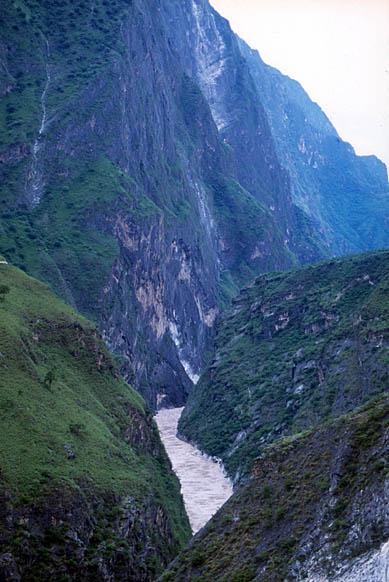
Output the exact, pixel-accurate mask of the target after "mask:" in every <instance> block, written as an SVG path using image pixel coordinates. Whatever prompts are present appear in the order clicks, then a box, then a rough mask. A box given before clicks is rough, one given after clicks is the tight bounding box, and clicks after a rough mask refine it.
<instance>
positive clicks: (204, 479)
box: [154, 408, 232, 533]
mask: <svg viewBox="0 0 389 582" xmlns="http://www.w3.org/2000/svg"><path fill="white" fill-rule="evenodd" d="M182 411H183V408H171V409H163V410H160V411H159V412H158V414H157V415H156V416H155V417H154V418H155V420H156V422H157V425H158V429H159V432H160V435H161V439H162V442H163V444H164V445H165V449H166V451H167V454H168V455H169V458H170V460H171V462H172V465H173V469H174V471H175V473H176V475H177V477H178V478H179V480H180V483H181V492H182V495H183V497H184V502H185V508H186V511H187V513H188V516H189V521H190V525H191V526H192V530H193V533H196V532H197V531H198V530H199V529H201V528H202V527H203V526H204V525H205V524H206V523H207V521H208V520H209V519H210V518H211V517H212V515H213V514H214V513H216V511H217V510H218V509H219V507H221V506H222V505H223V503H225V501H227V499H228V498H229V497H230V496H231V495H232V485H231V482H230V480H229V479H228V478H227V477H226V476H225V475H224V473H223V470H222V467H221V465H220V463H219V462H217V461H216V462H215V461H214V460H212V459H211V458H210V457H207V456H206V455H203V454H202V453H201V452H200V451H199V450H198V449H196V448H195V447H193V446H192V445H190V444H188V443H186V442H184V441H181V440H180V439H178V438H177V436H176V433H177V424H178V420H179V418H180V416H181V413H182Z"/></svg>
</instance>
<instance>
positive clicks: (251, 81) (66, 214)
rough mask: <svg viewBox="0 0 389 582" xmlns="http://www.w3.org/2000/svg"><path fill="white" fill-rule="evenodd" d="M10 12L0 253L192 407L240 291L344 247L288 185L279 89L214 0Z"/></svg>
mask: <svg viewBox="0 0 389 582" xmlns="http://www.w3.org/2000/svg"><path fill="white" fill-rule="evenodd" d="M3 4H4V6H3V7H2V15H1V22H0V24H1V28H2V33H3V34H2V40H1V45H0V60H1V65H2V66H1V75H0V95H1V100H0V109H1V115H2V116H3V117H2V118H3V119H4V121H5V124H6V130H7V131H6V132H4V135H3V136H2V138H1V139H2V141H1V143H0V160H1V164H0V175H1V180H0V183H1V186H0V188H1V192H0V194H1V197H2V201H3V208H4V211H3V214H2V217H1V221H0V248H1V252H2V253H3V254H4V255H5V258H6V259H8V260H11V261H12V262H13V263H14V264H16V265H18V266H20V267H22V268H23V269H24V270H26V271H27V272H29V273H30V274H33V275H34V276H36V277H38V278H39V279H41V280H43V281H45V282H47V283H49V284H50V285H51V286H52V288H53V289H54V290H55V291H56V292H57V293H58V294H60V295H61V297H63V298H64V299H65V300H66V301H67V302H68V303H70V304H72V305H73V306H76V307H77V309H78V310H79V311H81V312H82V313H84V314H86V315H88V316H89V317H92V318H93V319H94V320H95V321H96V322H98V324H99V326H100V329H101V331H102V333H103V335H104V337H105V339H106V341H107V343H108V345H109V346H110V348H111V349H112V350H113V351H114V352H115V353H116V354H117V355H118V360H120V365H121V370H122V372H123V373H124V375H125V377H126V378H127V379H128V380H131V381H132V382H133V383H134V385H135V386H136V387H137V388H138V389H139V391H140V392H141V393H142V394H143V395H144V396H145V397H146V399H147V401H148V403H149V405H150V406H151V407H152V408H153V409H155V408H157V407H158V406H162V405H177V406H178V405H182V404H183V403H184V401H185V400H186V397H187V394H188V393H189V391H190V390H191V387H192V386H193V384H194V383H195V382H196V381H197V379H198V377H199V374H200V371H201V370H202V368H203V367H204V364H205V360H206V356H207V351H208V350H209V348H210V338H211V336H212V328H213V323H214V321H215V318H216V317H217V314H218V313H219V311H220V309H221V308H223V307H224V306H225V305H226V304H227V303H228V301H229V300H230V299H231V297H232V296H234V295H235V294H236V293H237V291H238V288H239V287H241V286H242V285H244V284H246V283H247V282H248V281H249V280H250V279H251V278H252V277H254V276H255V275H257V274H258V273H261V272H264V271H268V270H283V269H287V268H291V267H293V266H297V265H298V264H301V263H306V262H309V261H312V260H317V259H321V258H324V257H326V256H328V254H329V252H330V248H331V249H332V250H334V251H335V252H338V251H339V249H341V250H342V249H343V247H342V248H341V245H340V244H338V243H336V244H335V243H333V239H332V238H331V236H332V235H331V236H327V235H325V236H324V234H323V233H322V232H321V228H322V223H321V222H320V220H319V218H318V216H317V212H316V214H315V212H314V209H313V207H310V206H309V205H305V206H304V204H302V202H301V201H302V200H303V198H304V196H306V194H307V192H308V191H309V192H311V190H312V183H311V182H309V184H307V185H306V188H305V189H304V188H303V183H302V180H300V183H301V184H300V186H301V188H300V189H298V188H297V186H296V185H295V183H294V182H293V180H291V175H292V173H293V172H292V169H291V167H289V166H287V164H286V163H285V159H284V158H283V157H282V155H281V153H282V152H281V150H280V145H279V143H278V142H277V139H278V134H277V135H276V133H277V132H276V131H275V130H274V127H275V122H274V120H273V118H270V110H269V108H268V104H267V102H268V98H267V95H268V93H266V95H265V91H264V90H262V89H261V87H259V85H258V79H257V75H256V73H255V70H254V69H255V67H254V66H253V65H252V64H251V60H250V58H249V57H250V55H246V53H245V52H244V49H243V48H242V45H241V43H240V41H239V39H237V37H236V36H235V35H234V34H233V33H232V32H231V29H230V27H229V25H228V23H227V21H225V20H224V19H222V18H221V17H220V16H219V15H218V14H217V13H216V12H215V11H213V10H212V8H211V7H210V6H209V4H208V2H206V1H205V0H193V1H192V0H190V1H189V0H185V1H184V2H178V1H176V0H152V1H151V2H145V1H144V0H133V2H130V3H129V2H127V1H125V0H114V1H113V2H110V3H109V4H108V3H107V2H104V1H103V0H97V1H96V2H95V3H94V5H93V10H92V11H91V9H90V6H89V4H88V3H84V2H82V3H79V4H78V5H77V6H76V7H75V6H74V5H73V3H72V2H70V1H66V2H62V3H59V2H56V1H55V2H52V1H50V2H48V1H46V0H44V1H42V2H39V4H37V3H35V2H32V1H30V0H26V2H24V3H22V4H20V5H19V4H17V5H16V4H14V3H13V2H11V1H10V0H7V1H6V2H4V3H3ZM269 78H270V76H269ZM269 82H270V81H269ZM277 86H278V85H277ZM262 93H263V95H262ZM275 98H277V96H276V97H275ZM306 108H307V109H309V104H307V105H306ZM281 114H282V115H283V111H281ZM269 120H270V123H269ZM330 133H331V132H330ZM296 135H297V134H296ZM291 139H292V138H291ZM293 139H294V138H293ZM298 139H299V140H300V135H299V136H298ZM285 147H286V146H285ZM342 151H343V150H342ZM304 155H305V154H304ZM347 155H348V156H349V157H348V158H347V160H346V161H345V162H344V164H345V165H344V168H343V170H344V172H343V174H344V175H346V174H347V172H351V173H353V172H354V170H353V167H352V166H350V164H349V161H350V160H349V158H350V156H351V154H350V155H349V154H347ZM346 157H347V156H346ZM350 159H351V158H350ZM347 164H349V165H347ZM376 166H377V172H378V173H382V171H381V169H380V167H379V163H378V162H376ZM346 167H347V168H348V169H347V170H345V168H346ZM360 167H362V166H358V168H360ZM326 168H327V169H328V168H329V167H328V165H327V166H326V167H325V168H324V167H323V172H324V174H325V172H326ZM329 169H330V170H331V168H329ZM358 172H359V170H358ZM358 172H356V173H357V174H358V176H357V175H356V174H355V173H353V178H352V179H353V184H354V183H355V184H359V185H360V186H358V188H360V189H359V190H358V192H360V194H358V196H359V198H360V197H362V196H364V197H365V198H367V196H365V195H364V192H365V190H364V189H363V188H364V185H365V182H366V180H365V178H363V179H362V177H361V176H362V174H361V172H359V173H358ZM369 172H370V170H369ZM330 173H331V172H330ZM324 174H323V175H324ZM325 175H327V174H325ZM364 176H365V175H364ZM292 177H293V176H292ZM365 177H366V176H365ZM328 179H329V178H328ZM323 180H324V178H323ZM368 180H369V182H372V175H371V172H370V173H369V174H368ZM381 181H382V180H381ZM362 182H363V184H364V185H363V184H362ZM318 184H319V183H318ZM361 184H362V185H361ZM362 186H363V187H362ZM319 187H321V186H320V184H319V185H318V186H317V189H320V188H319ZM317 189H316V190H317ZM354 190H355V189H354ZM297 191H298V194H296V192H297ZM302 191H303V193H302ZM381 191H382V189H380V187H378V186H377V187H376V186H374V192H373V190H371V189H370V190H369V200H370V202H371V204H370V202H369V204H370V206H368V205H367V206H366V204H365V205H364V212H365V221H364V225H365V226H366V225H368V224H370V225H372V226H371V228H370V226H369V229H370V230H369V232H371V233H372V232H374V233H375V235H374V237H373V238H372V237H370V238H369V237H368V240H367V242H364V243H363V244H362V243H361V244H360V245H359V242H358V240H359V239H358V236H359V235H358V236H357V235H356V238H355V237H354V238H355V240H356V242H355V241H354V242H355V244H354V243H353V244H351V243H350V244H349V245H348V246H347V245H345V246H344V248H345V249H346V250H350V249H356V248H357V249H358V250H363V249H365V248H373V247H375V246H376V245H379V244H380V243H381V242H383V240H384V239H383V235H382V228H381V226H380V225H379V224H378V223H376V222H374V220H375V219H374V220H373V216H376V213H377V204H378V203H376V202H377V200H378V199H379V200H380V201H381V202H382V198H380V197H379V195H378V192H381ZM320 192H321V191H320ZM341 195H342V196H343V197H347V196H351V194H350V193H349V192H343V191H342V193H341ZM380 195H381V194H380ZM318 196H319V194H318ZM320 196H322V199H323V204H322V206H320V209H321V210H320V212H321V214H322V215H323V216H324V214H325V212H327V210H325V208H327V206H326V202H325V200H324V194H323V195H322V194H320ZM377 196H378V198H377ZM325 198H326V199H327V193H326V194H325ZM331 200H332V199H331ZM331 204H332V202H331ZM315 208H316V207H315ZM318 212H319V211H318ZM328 212H329V211H328ZM311 218H312V220H311ZM373 223H374V224H373ZM358 224H359V223H358ZM318 225H319V226H318ZM365 226H364V227H365ZM331 228H332V227H331ZM358 228H359V226H358V225H356V226H355V229H356V230H358ZM361 228H362V227H361ZM361 236H362V235H361ZM380 237H381V238H380ZM357 239H358V240H357ZM358 245H359V246H358Z"/></svg>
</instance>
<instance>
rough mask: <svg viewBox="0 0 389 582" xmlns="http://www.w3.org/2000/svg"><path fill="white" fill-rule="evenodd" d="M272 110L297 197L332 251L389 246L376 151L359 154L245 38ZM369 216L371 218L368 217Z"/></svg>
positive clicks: (245, 50)
mask: <svg viewBox="0 0 389 582" xmlns="http://www.w3.org/2000/svg"><path fill="white" fill-rule="evenodd" d="M239 47H240V49H241V51H242V55H243V56H244V58H245V59H246V61H247V63H248V66H249V69H250V73H251V75H252V77H253V80H254V83H255V86H256V89H257V91H258V93H259V95H260V97H261V101H262V103H263V106H264V108H265V111H266V113H267V117H268V119H269V123H270V126H271V130H272V135H273V137H274V142H275V146H276V151H277V155H278V159H279V160H280V162H281V165H282V167H283V168H284V169H285V170H287V172H288V174H289V176H290V177H291V186H292V199H293V201H294V202H295V204H297V205H298V206H299V208H301V209H303V210H305V212H307V214H308V215H309V216H310V217H311V218H312V219H313V220H314V223H315V225H316V228H317V229H318V230H319V232H320V234H321V236H322V238H323V240H324V241H325V242H326V243H327V244H328V245H329V247H330V249H331V251H332V253H334V254H335V255H342V254H346V253H351V252H361V251H365V250H369V249H373V248H375V249H379V248H384V247H387V246H388V243H389V239H388V232H389V231H388V220H389V207H388V193H389V185H388V175H387V169H386V167H385V165H384V164H383V163H382V162H381V161H380V160H378V159H377V158H376V157H375V156H356V155H355V152H354V150H353V148H352V146H351V145H350V144H349V143H345V142H344V141H342V140H341V139H340V137H339V136H338V134H337V132H336V130H335V128H334V127H333V126H332V125H331V123H330V121H329V120H328V118H327V116H326V115H325V114H324V113H323V111H322V110H321V109H320V107H319V106H318V105H317V104H316V103H313V102H312V101H311V100H310V99H309V97H308V95H307V94H306V93H305V91H304V89H303V88H302V87H301V85H299V83H297V82H296V81H294V80H292V79H289V77H286V76H285V75H282V74H281V73H280V72H279V71H277V69H274V68H273V67H269V66H268V65H266V64H265V63H264V62H263V61H262V59H261V58H260V56H259V54H258V52H257V51H253V50H251V49H250V48H249V47H248V46H247V44H246V43H244V42H243V41H241V40H240V41H239ZM367 217H368V218H367Z"/></svg>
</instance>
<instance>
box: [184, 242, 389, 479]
mask: <svg viewBox="0 0 389 582" xmlns="http://www.w3.org/2000/svg"><path fill="white" fill-rule="evenodd" d="M388 268H389V252H388V251H380V252H376V253H367V254H366V255H355V256H350V257H345V258H342V259H336V260H332V261H330V262H327V263H320V264H318V265H314V266H308V267H304V268H301V269H298V270H296V271H290V272H287V273H273V274H266V275H262V276H261V277H259V278H257V279H256V280H255V281H254V282H253V283H252V284H250V285H249V286H248V287H246V288H245V289H243V290H242V291H241V294H240V295H239V296H238V298H237V299H235V300H234V301H233V303H232V306H231V308H230V309H228V310H227V311H226V312H225V313H224V314H223V316H222V317H221V319H220V321H219V324H218V326H217V329H216V340H215V341H216V352H215V355H214V357H213V359H212V360H211V361H210V363H209V366H208V368H207V369H206V371H205V373H204V374H203V376H202V378H201V380H200V382H199V384H198V385H197V387H196V390H195V391H194V392H192V394H191V396H190V398H189V400H188V403H187V406H186V408H185V410H184V413H183V415H182V417H181V419H180V423H179V431H180V433H181V434H182V435H184V437H185V438H187V439H189V440H191V441H193V442H196V443H198V444H199V445H200V448H202V449H203V450H204V451H205V452H206V453H208V454H209V455H215V456H219V457H221V458H222V460H223V463H224V465H225V467H226V469H227V471H228V473H229V474H230V476H231V477H233V478H234V479H235V480H238V479H240V478H241V477H242V474H247V472H250V470H251V465H252V462H253V460H254V459H255V457H256V456H257V455H258V454H259V452H260V451H261V450H262V448H263V447H264V446H265V445H266V444H269V443H271V442H273V441H274V440H276V439H278V438H280V437H285V436H287V435H290V434H292V433H296V432H299V431H302V430H306V429H309V428H311V427H313V426H315V425H318V424H320V423H321V422H323V421H327V420H328V419H330V418H334V417H338V416H340V415H342V414H345V413H347V412H349V411H351V410H354V409H355V408H356V407H358V406H360V405H362V404H363V403H364V402H366V401H367V400H369V399H370V398H372V397H373V396H377V395H379V394H381V393H383V392H384V391H385V390H387V388H388V377H389V369H388V362H387V357H388V321H389V318H388V304H387V299H386V297H387V293H388V280H389V278H388Z"/></svg>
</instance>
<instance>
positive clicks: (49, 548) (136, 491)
mask: <svg viewBox="0 0 389 582" xmlns="http://www.w3.org/2000/svg"><path fill="white" fill-rule="evenodd" d="M0 299H1V302H0V328H1V329H0V401H1V406H0V407H1V431H0V434H1V436H0V442H1V444H0V456H1V475H0V498H1V507H2V510H1V514H0V539H1V547H2V549H1V555H0V577H1V579H2V580H12V581H25V580H29V581H31V582H32V581H33V580H37V581H38V580H39V581H42V580H53V579H55V580H61V581H65V580H74V581H77V580H83V581H84V580H96V578H98V579H99V580H116V581H118V580H128V579H129V577H133V578H131V579H134V580H135V579H136V580H144V581H147V580H148V581H151V580H152V579H154V577H155V575H156V574H157V573H158V572H160V571H161V569H162V568H163V567H164V566H166V564H167V563H168V562H169V561H170V560H171V559H172V558H173V557H174V556H175V555H176V553H177V551H178V550H179V549H180V548H181V547H182V546H183V544H184V543H185V542H186V541H187V540H188V539H189V537H190V528H189V523H188V519H187V516H186V514H185V510H184V506H183V502H182V498H181V495H180V492H179V483H178V480H177V478H176V476H175V475H174V474H173V472H172V470H171V465H170V462H169V460H168V458H167V456H166V453H165V450H164V448H163V446H162V444H161V442H160V439H159V436H158V432H157V428H156V426H155V424H154V422H153V420H152V418H151V415H150V413H149V412H147V410H146V409H145V403H144V401H143V399H142V398H141V397H140V396H139V394H137V392H136V391H135V390H133V389H132V388H131V387H130V386H129V385H128V384H126V383H125V382H124V381H123V380H122V379H121V378H120V376H119V374H118V372H117V370H116V368H115V367H114V363H113V361H112V358H111V356H110V354H109V352H108V350H107V348H106V346H105V344H104V342H103V341H102V339H101V338H100V336H99V334H98V332H97V329H96V328H95V327H94V326H93V325H92V324H91V323H90V322H89V321H87V320H85V319H84V318H82V317H81V316H79V315H78V314H77V313H76V312H74V311H73V310H72V309H71V308H70V307H68V306H67V305H65V304H64V303H62V302H61V301H59V300H58V299H56V297H55V296H54V295H53V294H52V292H51V291H49V289H48V288H47V287H46V286H44V285H42V284H41V283H38V282H37V281H36V280H34V279H32V278H30V277H28V276H27V275H25V274H24V273H22V272H21V271H19V270H18V269H16V268H15V267H13V266H11V265H6V264H1V265H0Z"/></svg>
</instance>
